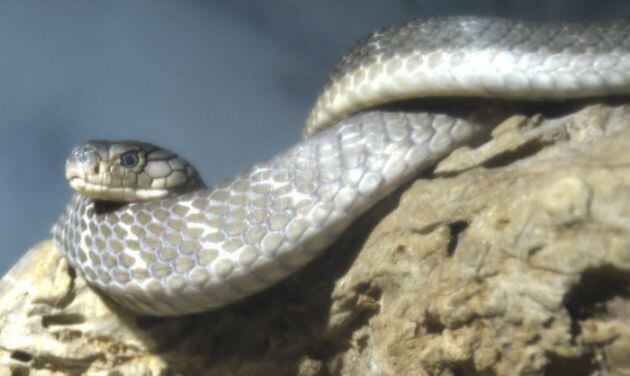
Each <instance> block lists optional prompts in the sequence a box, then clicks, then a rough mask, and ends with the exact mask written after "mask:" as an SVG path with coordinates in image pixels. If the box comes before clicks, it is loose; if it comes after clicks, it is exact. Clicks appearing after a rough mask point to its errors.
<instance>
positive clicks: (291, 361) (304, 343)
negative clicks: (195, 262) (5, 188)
mask: <svg viewBox="0 0 630 376" xmlns="http://www.w3.org/2000/svg"><path fill="white" fill-rule="evenodd" d="M492 136H493V138H492V140H491V141H489V142H487V143H485V144H484V145H482V146H480V147H477V148H463V149H460V150H458V151H456V152H455V153H453V154H452V155H451V156H450V157H449V158H448V159H447V160H445V161H443V162H442V163H440V164H439V165H438V166H437V167H436V169H435V171H433V172H432V173H431V174H425V175H423V176H422V177H421V178H419V179H418V180H416V181H415V182H414V183H413V184H411V185H409V186H408V187H405V188H403V189H401V190H400V192H398V193H397V194H396V195H393V196H392V197H391V198H389V199H387V200H386V201H385V202H383V203H381V204H380V205H378V206H377V207H376V208H374V209H373V210H371V211H370V212H369V213H368V214H367V215H365V216H364V217H363V218H362V219H360V220H359V221H358V222H357V223H356V224H355V225H354V226H353V227H352V229H351V230H350V231H348V233H347V234H346V235H345V236H344V238H342V239H341V240H340V241H338V242H337V243H335V245H333V246H332V247H330V249H329V250H328V252H327V253H326V254H325V255H324V256H323V257H321V258H319V259H318V260H316V261H315V262H313V263H312V264H310V265H309V266H308V267H307V268H305V269H304V270H303V271H301V272H300V273H297V274H296V275H295V276H293V277H291V278H290V279H289V280H287V281H285V282H283V283H281V284H280V285H278V286H276V287H274V288H272V289H270V290H268V291H266V292H263V293H262V294H259V295H257V296H254V297H252V298H250V299H247V300H246V301H243V302H240V303H238V304H235V305H233V306H230V307H226V308H224V309H221V310H217V311H214V312H209V313H205V314H199V315H193V316H186V317H176V318H159V319H158V318H152V317H146V316H145V317H139V316H136V315H134V314H133V313H130V312H126V311H124V310H122V309H120V308H119V307H117V306H116V305H115V304H113V303H111V302H109V301H108V300H107V299H106V298H103V297H101V296H100V295H99V294H97V293H95V292H94V291H93V290H91V289H90V288H89V287H88V286H86V284H85V281H84V280H83V279H82V278H81V277H80V276H77V275H75V274H74V273H73V271H72V270H71V269H70V268H69V267H68V265H67V264H66V262H65V261H64V259H63V257H62V256H61V254H60V253H59V251H58V250H56V249H55V248H54V246H52V244H51V243H50V242H48V241H45V242H42V243H40V244H39V245H37V246H35V247H34V248H32V249H31V250H30V251H28V253H26V254H25V255H24V257H23V258H22V260H21V261H20V262H18V264H16V265H15V266H14V267H13V269H11V271H10V272H9V273H8V274H7V275H6V276H5V277H4V278H3V279H2V280H0V375H2V376H4V375H11V374H15V375H27V374H29V375H57V374H59V375H60V374H83V373H89V374H107V375H127V374H129V375H168V374H193V375H198V374H209V375H337V374H343V375H423V374H439V375H469V374H482V375H486V374H488V375H491V374H499V375H508V374H510V375H512V374H534V375H535V374H548V375H549V374H572V375H596V374H629V375H630V356H629V354H630V106H623V105H604V104H591V105H588V106H586V107H584V108H582V109H581V110H579V111H576V112H575V113H572V114H566V113H562V114H558V113H554V114H553V115H550V114H547V116H540V115H532V116H524V115H518V116H512V117H509V118H507V119H506V120H505V121H503V123H502V124H501V125H500V126H498V127H497V128H495V130H494V131H493V134H492Z"/></svg>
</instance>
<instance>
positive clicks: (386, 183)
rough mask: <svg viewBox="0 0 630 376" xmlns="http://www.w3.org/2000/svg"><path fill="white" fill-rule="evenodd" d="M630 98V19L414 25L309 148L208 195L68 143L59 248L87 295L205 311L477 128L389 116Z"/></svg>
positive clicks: (298, 262)
mask: <svg viewBox="0 0 630 376" xmlns="http://www.w3.org/2000/svg"><path fill="white" fill-rule="evenodd" d="M628 92H630V25H629V24H628V23H627V22H621V21H619V22H609V23H602V24H530V23H524V22H516V21H509V20H501V19H486V18H476V17H460V18H441V19H428V20H416V21H412V22H409V23H406V24H404V25H400V26H395V27H392V28H389V29H384V30H381V31H377V32H375V33H373V34H372V35H371V36H369V37H368V38H366V39H364V40H363V41H360V42H359V43H358V44H357V45H356V46H355V47H354V48H352V49H351V50H350V51H349V52H348V53H347V54H346V55H345V56H344V57H343V58H342V59H341V61H340V63H339V64H338V65H337V66H336V68H335V69H334V70H333V72H332V74H331V76H330V80H329V83H328V84H327V86H326V87H325V89H324V90H323V92H322V94H321V95H320V97H319V99H318V100H317V102H316V104H315V106H314V108H313V110H312V113H311V114H310V117H309V118H308V120H307V122H306V128H305V131H304V135H305V139H304V140H303V141H301V142H300V143H298V144H297V145H295V146H294V147H292V148H291V149H289V150H287V151H286V152H283V153H281V154H279V155H277V156H276V157H274V158H273V159H271V160H269V161H267V162H264V163H260V164H258V165H255V166H254V167H252V168H251V169H250V170H249V171H246V172H243V173H241V174H239V175H238V176H236V177H234V178H233V179H230V180H227V181H224V182H222V183H219V184H217V185H215V186H213V187H211V188H206V187H205V186H204V184H203V182H202V180H201V178H200V177H199V175H198V174H197V172H196V171H195V170H194V168H192V166H190V165H189V164H188V163H187V162H186V161H185V160H183V159H182V158H180V157H178V156H177V155H176V154H174V153H172V152H169V151H166V150H164V149H160V148H157V147H155V146H152V145H149V144H144V143H138V142H106V141H94V142H90V143H87V144H86V145H83V146H81V147H79V148H76V149H75V150H74V151H73V152H72V154H71V156H70V158H69V159H68V161H67V164H66V176H67V178H68V179H69V181H70V184H71V186H72V187H73V188H74V189H75V190H76V193H75V194H74V195H73V197H72V199H71V200H70V203H69V204H68V206H67V208H66V211H65V213H64V214H63V215H62V217H61V218H60V219H59V221H58V222H57V223H56V225H55V226H54V227H53V230H52V232H53V239H54V241H55V244H56V245H57V246H58V247H59V248H60V249H61V250H63V252H64V254H65V256H66V258H67V259H68V261H69V263H70V264H71V265H72V266H73V267H74V268H76V269H77V270H79V271H80V273H81V274H82V275H83V276H84V277H85V279H86V280H87V281H88V282H89V283H90V284H91V285H92V286H94V287H95V288H97V289H99V290H101V291H103V292H104V293H106V294H107V295H109V296H110V297H111V298H113V299H114V300H116V301H117V302H119V303H120V304H122V305H124V306H126V307H128V308H130V309H133V310H135V311H138V312H141V313H145V314H151V315H181V314H187V313H193V312H199V311H204V310H209V309H213V308H217V307H221V306H224V305H226V304H229V303H232V302H234V301H237V300H239V299H241V298H243V297H246V296H248V295H251V294H253V293H255V292H257V291H260V290H262V289H265V288H267V287H269V286H271V285H273V284H275V283H277V282H278V281H280V280H282V279H283V278H285V277H286V276H288V275H290V274H292V273H294V272H296V271H297V270H299V269H300V268H301V267H302V266H304V265H305V264H306V263H308V262H309V261H311V260H312V259H313V258H315V257H316V256H317V255H319V254H320V253H321V252H322V251H323V250H324V249H325V248H326V247H327V246H328V245H329V244H331V243H332V242H333V241H334V240H335V239H336V238H337V237H338V236H339V235H340V234H341V233H342V232H343V231H344V230H345V229H346V228H347V227H348V226H349V225H350V223H351V222H352V221H353V220H354V219H355V218H356V217H357V216H359V215H361V214H362V213H363V212H365V211H366V210H367V209H368V208H369V207H371V206H372V205H374V204H375V203H376V202H378V201H379V200H381V199H382V198H383V197H385V196H386V195H388V194H390V193H391V192H392V191H393V190H394V189H395V188H396V187H398V186H399V185H400V184H402V183H403V182H406V181H408V180H409V179H411V178H412V177H413V176H414V174H417V173H418V172H420V171H422V170H423V169H426V168H427V167H429V166H431V165H432V164H434V163H436V161H438V160H439V159H441V158H443V157H445V156H446V155H447V154H448V153H449V152H451V151H452V150H453V149H454V148H456V147H458V146H460V145H462V144H465V143H467V142H469V140H470V139H471V138H472V137H474V136H475V135H477V134H479V132H482V131H483V130H484V127H483V126H482V124H479V123H477V122H475V121H474V120H471V119H472V118H470V117H466V116H456V115H455V114H453V113H446V112H428V111H427V112H422V111H402V110H398V111H397V110H393V109H391V108H390V109H387V110H386V109H383V108H382V107H380V106H382V105H383V104H385V103H389V102H393V101H398V100H403V99H409V98H427V97H488V98H498V99H519V100H544V101H551V100H563V99H568V98H582V97H596V96H604V95H606V96H607V95H613V94H623V93H628Z"/></svg>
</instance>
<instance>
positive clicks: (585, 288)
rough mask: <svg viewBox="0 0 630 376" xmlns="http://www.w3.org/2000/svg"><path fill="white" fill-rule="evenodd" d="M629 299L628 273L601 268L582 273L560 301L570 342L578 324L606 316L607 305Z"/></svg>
mask: <svg viewBox="0 0 630 376" xmlns="http://www.w3.org/2000/svg"><path fill="white" fill-rule="evenodd" d="M616 297H623V298H625V299H628V298H630V273H629V272H627V271H623V270H620V269H618V268H615V267H614V266H612V265H604V266H600V267H597V268H592V269H589V270H586V271H585V272H584V273H582V276H581V277H580V280H579V281H578V282H577V283H576V284H575V285H574V286H572V287H571V289H570V290H569V292H568V293H567V294H566V296H565V297H564V306H565V308H566V309H567V311H568V312H569V315H570V317H571V334H572V336H573V341H574V342H576V338H577V337H578V336H579V335H580V333H581V327H580V322H582V321H584V320H586V319H589V318H593V317H601V316H604V315H606V314H607V313H608V308H607V302H608V301H610V300H612V299H614V298H616Z"/></svg>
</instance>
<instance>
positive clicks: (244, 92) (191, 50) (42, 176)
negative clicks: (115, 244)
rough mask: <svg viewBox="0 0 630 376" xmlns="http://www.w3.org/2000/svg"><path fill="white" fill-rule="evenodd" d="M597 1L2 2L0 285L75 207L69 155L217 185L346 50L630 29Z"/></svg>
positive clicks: (281, 127)
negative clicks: (101, 153)
mask: <svg viewBox="0 0 630 376" xmlns="http://www.w3.org/2000/svg"><path fill="white" fill-rule="evenodd" d="M629 12H630V2H629V1H627V0H619V1H614V0H611V1H606V0H600V1H592V0H581V1H580V0H539V1H536V0H530V1H522V0H521V1H519V0H514V1H507V0H494V1H492V0H486V1H483V0H461V1H442V0H417V1H412V0H406V1H405V0H400V1H393V0H382V1H366V0H362V1H359V0H356V1H339V0H317V1H314V0H313V1H300V2H297V1H264V2H262V1H260V2H254V1H249V2H239V1H233V0H223V1H212V2H210V1H207V2H206V1H204V2H202V1H157V0H134V1H123V0H101V1H94V0H91V1H78V0H76V1H71V0H65V1H24V0H20V1H0V193H1V196H0V197H1V199H0V213H1V215H0V244H1V245H2V247H1V248H0V275H1V274H3V273H4V272H5V271H6V270H7V269H8V268H9V267H10V266H11V265H12V264H13V263H14V262H15V261H16V260H17V258H18V257H19V256H20V255H21V254H22V253H23V252H24V251H26V250H27V249H28V248H29V247H30V246H31V245H33V244H34V243H35V242H37V241H39V240H42V239H44V238H46V237H47V236H48V229H49V227H50V225H51V224H52V223H53V221H54V220H55V218H56V217H57V215H58V214H59V213H60V212H61V211H62V209H63V207H64V205H65V203H66V201H67V200H68V198H69V196H70V191H69V188H68V187H67V186H66V183H65V181H64V179H63V162H64V159H65V157H66V155H67V154H68V152H69V150H70V149H71V148H72V147H73V146H74V145H77V144H79V143H82V142H84V141H85V140H88V139H93V138H106V139H139V140H146V141H149V142H153V143H157V144H159V145H163V146H167V147H169V148H171V149H174V150H175V151H179V152H180V154H182V155H183V156H185V157H186V158H188V159H189V160H191V161H192V162H194V163H195V164H196V165H197V166H198V168H199V170H200V171H201V172H202V174H203V175H204V177H205V180H206V182H208V183H212V182H215V181H217V180H219V179H221V178H226V177H229V176H230V175H231V174H233V173H235V172H237V171H239V170H242V169H244V168H246V167H248V166H250V165H252V164H253V163H255V162H258V161H262V160H263V159H266V158H269V157H271V156H272V155H273V154H274V153H276V152H278V151H280V150H281V149H283V148H286V147H288V146H290V145H291V144H292V143H294V142H295V141H296V140H298V138H299V135H300V128H301V126H302V122H303V120H304V118H305V116H306V114H307V112H308V110H309V108H310V106H311V104H312V103H313V101H314V99H315V97H316V95H317V93H318V91H319V90H320V88H321V87H322V84H323V82H324V80H325V77H326V72H327V71H328V70H329V69H330V67H331V66H332V65H333V64H334V62H335V61H336V59H337V58H338V57H339V56H340V55H341V53H342V52H343V51H344V49H345V48H347V47H348V46H350V45H351V44H352V42H353V41H354V40H356V39H357V38H359V37H361V36H363V35H364V34H366V33H368V32H370V31H371V30H374V29H375V28H378V27H381V26H386V25H389V24H392V23H396V22H400V21H403V20H407V19H411V18H416V17H422V16H435V15H461V14H483V15H494V16H504V17H514V18H522V19H530V20H595V19H608V18H614V17H624V16H627V15H628V14H630V13H629Z"/></svg>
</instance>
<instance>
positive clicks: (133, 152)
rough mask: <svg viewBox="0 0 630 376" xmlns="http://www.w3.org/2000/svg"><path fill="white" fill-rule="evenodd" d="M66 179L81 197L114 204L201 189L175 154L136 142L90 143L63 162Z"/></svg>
mask: <svg viewBox="0 0 630 376" xmlns="http://www.w3.org/2000/svg"><path fill="white" fill-rule="evenodd" d="M66 179H67V180H68V182H69V183H70V186H71V187H72V188H73V189H74V190H75V191H77V192H78V193H80V194H83V195H85V196H87V197H90V198H92V199H95V200H102V201H113V202H135V201H148V200H154V199H159V198H164V197H170V196H175V195H178V194H182V193H186V192H190V191H193V190H196V189H199V188H201V187H204V184H203V181H202V180H201V178H200V176H199V174H198V173H197V171H196V170H195V168H194V167H192V165H191V164H190V163H188V161H186V160H185V159H183V158H181V157H179V156H178V155H177V154H175V153H173V152H171V151H169V150H166V149H163V148H160V147H157V146H155V145H151V144H148V143H144V142H137V141H100V140H99V141H89V142H87V143H86V144H84V145H81V146H77V147H75V148H74V149H73V150H72V152H71V154H70V156H69V157H68V159H67V160H66Z"/></svg>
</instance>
